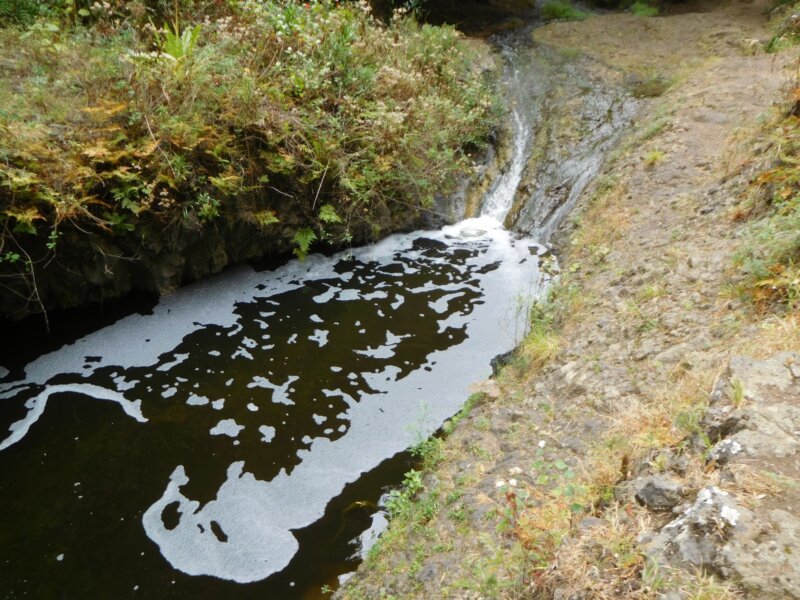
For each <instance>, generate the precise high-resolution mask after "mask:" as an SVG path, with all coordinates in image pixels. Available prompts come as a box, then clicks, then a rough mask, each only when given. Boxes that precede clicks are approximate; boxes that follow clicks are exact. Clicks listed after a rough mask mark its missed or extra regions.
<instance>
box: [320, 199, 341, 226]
mask: <svg viewBox="0 0 800 600" xmlns="http://www.w3.org/2000/svg"><path fill="white" fill-rule="evenodd" d="M319 220H320V221H324V222H325V223H341V222H342V218H341V217H340V216H339V215H338V214H336V209H334V208H333V206H331V205H330V204H323V205H322V206H321V207H320V209H319Z"/></svg>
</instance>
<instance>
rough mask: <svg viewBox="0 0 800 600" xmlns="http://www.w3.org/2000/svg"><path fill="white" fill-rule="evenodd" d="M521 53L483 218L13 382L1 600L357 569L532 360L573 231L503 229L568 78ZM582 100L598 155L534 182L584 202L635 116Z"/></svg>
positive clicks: (199, 293) (144, 591)
mask: <svg viewBox="0 0 800 600" xmlns="http://www.w3.org/2000/svg"><path fill="white" fill-rule="evenodd" d="M511 39H512V38H508V40H511ZM508 40H507V41H506V42H505V43H501V48H502V52H503V54H504V56H505V58H506V63H507V67H506V85H507V86H508V92H509V93H508V96H509V98H511V100H510V104H511V113H510V114H511V126H512V128H513V150H512V152H511V156H510V157H509V160H508V164H507V165H505V168H504V169H503V172H502V174H501V175H500V176H499V177H498V179H497V181H496V182H495V183H494V185H493V186H492V187H491V188H490V190H489V192H488V193H487V195H486V197H485V198H484V201H483V203H482V206H481V209H480V214H479V215H477V216H475V217H473V218H467V219H464V220H462V221H460V222H458V223H456V224H452V225H447V226H445V227H443V228H441V229H439V230H435V231H423V232H415V233H411V234H403V235H393V236H390V237H388V238H386V239H385V240H383V241H382V242H380V243H378V244H375V245H372V246H369V247H364V248H359V249H355V250H351V251H348V252H342V253H339V254H336V255H334V256H331V257H326V256H320V255H315V256H310V257H308V258H307V259H306V260H305V261H303V262H300V261H291V262H289V263H287V264H285V265H283V266H281V267H278V268H276V269H272V270H257V269H255V268H253V267H237V268H234V269H230V270H227V271H226V272H224V273H222V274H220V275H219V276H216V277H213V278H210V279H207V280H205V281H203V282H200V283H197V284H193V285H190V286H188V287H185V288H183V289H181V290H179V291H178V292H176V293H174V294H172V295H170V296H168V297H164V298H162V299H161V300H160V301H159V302H158V303H157V304H156V305H155V306H153V307H152V308H151V309H149V310H148V309H145V310H142V311H141V312H132V313H131V314H128V315H127V316H124V317H123V318H121V319H119V320H117V321H116V322H114V323H112V324H109V325H107V326H98V327H97V328H96V330H94V331H92V332H90V333H88V334H86V335H83V336H81V337H79V338H78V339H75V340H71V341H69V342H68V343H65V344H64V345H63V346H62V347H60V348H57V349H54V350H52V351H49V352H47V353H43V354H41V355H40V356H38V357H36V358H34V359H32V360H30V361H28V362H27V364H25V365H24V367H23V368H16V369H15V368H10V369H5V368H0V589H2V590H3V591H4V592H5V594H6V596H5V597H7V598H95V597H96V598H154V597H159V598H160V597H170V598H192V599H198V598H222V597H224V598H234V599H238V598H276V599H281V600H283V599H291V598H319V597H324V596H322V595H321V594H320V588H321V587H322V586H324V585H329V586H331V587H334V588H335V587H336V586H337V585H338V583H339V582H340V580H341V578H342V577H346V574H348V573H350V572H352V571H353V570H354V569H355V568H356V567H357V565H358V563H359V562H360V560H361V559H362V556H363V555H364V552H365V551H366V550H367V549H368V548H369V546H370V545H371V544H372V543H374V541H375V539H376V537H377V535H378V534H379V533H380V531H382V529H383V528H384V527H385V525H386V518H385V515H384V512H383V511H382V510H380V508H379V507H378V504H379V501H380V498H381V496H382V495H383V494H384V493H385V492H386V490H387V489H389V488H390V487H392V486H397V485H398V484H399V482H400V481H402V478H403V473H404V472H405V471H407V470H408V468H409V465H410V464H411V463H410V459H409V455H408V453H407V449H408V448H409V447H411V446H413V445H414V444H415V443H418V442H420V441H422V440H424V439H425V438H427V437H428V436H429V435H431V434H432V433H434V432H435V431H436V430H437V429H438V428H440V427H441V425H442V424H443V422H444V421H445V420H446V419H448V418H449V417H451V416H452V415H454V414H455V413H456V412H458V410H459V409H460V408H461V406H462V405H463V403H464V401H465V400H466V398H467V397H468V396H469V393H470V392H469V388H470V385H471V384H473V383H475V382H478V381H481V380H483V379H486V378H487V377H489V376H490V375H491V367H490V360H491V359H492V358H493V357H494V356H496V355H498V354H501V353H504V352H507V351H509V350H511V349H512V348H513V347H514V346H515V345H516V344H517V343H518V342H519V341H521V339H522V337H523V336H524V334H525V332H526V316H527V311H528V308H529V306H530V303H531V302H532V301H533V300H534V299H536V298H538V297H540V296H541V294H542V293H543V290H544V289H545V288H546V284H547V281H548V276H547V274H546V273H545V271H546V269H542V268H540V267H541V261H542V259H543V256H544V255H546V253H547V252H548V251H547V248H546V246H545V243H546V242H547V237H548V236H549V235H550V234H551V233H552V231H553V230H554V229H555V219H556V218H558V219H562V218H563V216H564V214H566V212H567V211H568V210H569V207H568V206H567V208H565V209H563V210H562V209H561V206H562V205H563V202H561V203H560V204H559V206H557V207H550V208H549V209H547V210H546V211H544V213H543V216H542V217H541V219H540V221H539V222H538V224H537V223H536V222H534V220H532V219H533V217H530V218H529V219H528V221H527V222H526V223H527V224H526V223H523V222H522V221H520V219H523V221H524V218H523V217H524V216H525V215H526V214H528V213H530V214H534V213H535V211H533V212H531V211H530V210H529V209H527V208H526V207H525V206H526V205H525V204H524V202H523V204H522V206H523V208H522V209H520V208H519V206H518V207H517V209H516V212H515V213H514V216H513V220H514V225H515V229H516V230H517V232H513V231H509V230H507V229H505V228H504V227H503V223H504V222H505V223H506V224H509V220H510V219H512V216H510V215H511V211H512V209H513V208H514V206H515V202H517V203H519V201H520V198H519V197H520V194H519V188H520V182H521V181H522V180H523V179H524V178H525V177H528V178H529V179H531V178H532V179H534V180H536V176H535V174H534V175H532V174H531V172H530V170H531V168H536V167H535V166H534V167H531V165H530V164H529V162H530V161H529V159H530V157H531V148H532V146H533V143H534V133H535V132H536V130H537V129H536V128H537V123H538V122H539V121H540V120H541V119H542V118H543V114H544V113H545V111H546V110H547V105H546V103H547V101H548V98H550V96H549V95H548V94H549V93H548V91H547V90H548V89H549V88H547V85H546V82H543V79H542V76H541V73H545V74H547V73H548V72H549V73H555V72H557V71H558V72H560V71H559V69H560V68H562V67H563V61H564V60H565V59H564V58H563V57H551V58H548V57H547V55H548V53H547V52H546V51H545V50H542V51H541V54H536V56H537V58H536V60H532V59H531V56H532V55H534V54H535V52H534V50H533V49H531V48H530V47H529V46H526V45H525V44H517V43H510V42H509V41H508ZM542 56H544V58H542ZM542 60H544V61H551V62H550V63H549V64H551V65H555V66H554V67H552V68H550V69H549V70H548V69H544V70H542V69H540V68H539V67H537V66H536V65H537V62H539V63H540V62H541V61H542ZM553 61H556V62H553ZM557 61H561V62H557ZM558 65H561V67H559V66H558ZM537 69H538V70H537ZM548 81H551V82H556V80H555V79H553V78H552V77H550V78H549V79H548ZM556 84H557V82H556V83H553V85H556ZM587 90H588V91H587V92H586V94H587V95H588V96H587V98H588V99H589V100H590V102H589V104H591V105H592V106H594V107H595V109H594V110H593V112H591V111H590V112H591V114H592V115H596V117H597V119H598V124H597V126H596V127H594V128H590V129H588V130H587V133H586V137H583V138H581V142H580V149H581V150H580V152H582V153H583V154H580V153H576V156H577V157H578V158H577V159H570V160H573V162H570V161H569V160H560V159H558V158H557V157H556V158H553V159H552V160H550V161H547V160H543V161H541V164H546V165H547V169H548V171H547V173H549V175H548V176H552V178H553V180H554V181H557V182H558V183H559V185H562V186H564V187H566V188H569V193H568V194H567V196H568V197H569V198H574V197H577V195H578V194H579V193H580V191H581V190H582V189H583V186H585V185H586V183H587V182H588V181H589V180H590V179H591V177H592V176H593V175H594V174H595V173H596V172H597V169H599V167H600V164H601V162H602V153H603V152H604V151H605V149H606V148H607V147H608V144H610V143H611V140H612V139H613V137H614V136H615V135H617V133H618V132H619V131H620V130H621V129H622V127H623V126H624V124H625V123H626V122H627V121H626V118H627V117H626V115H628V114H629V112H630V111H629V108H630V107H629V106H628V105H627V104H625V102H622V101H620V100H619V98H620V97H621V92H620V91H619V90H617V89H611V88H604V87H602V86H597V85H595V86H594V87H592V88H587ZM609 115H610V116H609ZM590 142H591V143H590ZM581 157H585V159H584V158H581ZM551 158H552V157H551ZM575 160H578V162H577V163H575V162H574V161H575ZM559 163H561V164H564V165H565V169H566V170H564V171H561V172H558V169H555V171H554V170H553V169H554V168H553V165H556V164H559ZM537 164H539V163H537ZM576 165H577V166H576ZM569 177H573V179H574V181H571V182H569V183H568V184H567V183H564V181H566V179H565V178H569ZM537 189H539V188H537ZM536 193H540V192H536ZM523 200H527V199H526V198H524V199H523ZM572 201H573V202H574V200H572ZM526 211H527V212H526ZM559 211H560V212H559ZM520 215H522V217H520ZM554 215H555V216H554ZM520 230H522V231H529V232H536V234H537V237H536V238H534V237H529V236H524V235H521V234H520V233H519V232H518V231H520Z"/></svg>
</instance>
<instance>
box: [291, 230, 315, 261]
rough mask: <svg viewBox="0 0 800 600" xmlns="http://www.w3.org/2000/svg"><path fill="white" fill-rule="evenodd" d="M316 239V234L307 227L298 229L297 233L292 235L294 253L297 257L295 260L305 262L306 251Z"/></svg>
mask: <svg viewBox="0 0 800 600" xmlns="http://www.w3.org/2000/svg"><path fill="white" fill-rule="evenodd" d="M316 239H317V234H316V233H314V231H313V230H311V229H309V228H308V227H303V228H302V229H298V230H297V233H295V234H294V243H295V244H297V248H295V249H294V253H295V254H296V255H297V258H299V259H300V260H305V258H306V256H308V250H309V249H310V248H311V244H313V243H314V241H315V240H316Z"/></svg>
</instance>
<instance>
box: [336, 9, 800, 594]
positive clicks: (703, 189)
mask: <svg viewBox="0 0 800 600" xmlns="http://www.w3.org/2000/svg"><path fill="white" fill-rule="evenodd" d="M765 12H766V6H765V4H763V3H745V2H726V3H719V4H717V3H690V4H688V5H687V6H685V7H684V8H682V14H672V15H668V16H664V17H659V18H654V19H647V18H641V17H635V16H632V15H605V16H601V17H594V18H591V19H588V20H587V21H584V22H581V23H558V24H552V25H549V26H546V27H543V28H541V29H537V30H536V32H535V34H534V35H535V37H536V39H537V40H540V41H542V42H546V43H548V44H551V45H553V46H554V47H555V48H561V49H562V51H567V52H577V53H586V54H589V55H590V56H592V57H594V58H596V59H598V60H601V61H603V62H604V63H605V64H606V65H607V66H608V67H609V68H611V69H614V70H618V71H619V72H622V73H627V74H629V75H630V79H631V82H632V85H635V86H638V85H640V84H641V83H645V82H647V81H648V80H651V79H652V80H653V81H656V80H658V81H662V82H663V81H666V82H668V84H667V85H666V86H664V87H665V88H666V89H663V88H662V90H661V92H663V95H660V97H659V94H656V97H654V98H652V99H645V100H642V105H641V109H640V111H639V113H638V114H637V116H636V125H635V127H634V128H633V130H632V131H631V133H630V135H629V136H628V137H627V138H626V139H625V140H623V141H622V143H621V144H619V145H618V146H617V148H616V149H615V150H614V151H613V152H612V153H611V155H610V157H609V158H610V161H609V163H608V165H607V166H606V168H605V169H604V171H603V173H602V176H601V177H600V178H599V179H598V180H597V181H596V182H595V183H594V184H593V185H592V186H591V187H590V188H589V189H588V190H587V191H586V192H585V193H584V194H583V195H582V198H581V200H580V201H579V204H578V208H577V210H576V212H575V213H574V214H573V216H572V218H571V219H569V220H568V221H567V222H566V224H565V227H564V228H563V230H562V236H561V238H560V239H559V247H560V248H561V252H560V258H561V259H562V265H563V271H564V272H563V274H562V277H561V282H560V284H559V285H558V287H557V288H556V289H555V290H554V293H553V294H552V296H551V300H550V304H549V305H547V306H543V307H541V310H537V311H536V312H535V313H534V317H535V318H534V324H533V332H532V335H531V336H529V337H528V338H527V339H526V340H525V342H523V344H522V345H521V346H520V348H519V349H518V351H517V355H516V357H515V358H514V359H513V360H512V363H511V364H510V365H509V366H508V367H506V368H505V369H504V370H503V371H502V372H501V373H500V375H499V376H497V377H496V378H495V380H493V381H491V382H487V383H485V384H484V385H482V386H478V387H476V388H475V392H476V393H475V395H474V396H473V397H472V399H471V403H470V404H471V411H469V413H468V414H466V413H465V414H463V415H461V416H460V418H459V419H457V423H456V422H454V423H453V425H452V426H451V427H447V428H446V433H447V435H446V439H443V440H432V441H430V442H429V444H428V445H427V447H426V448H425V450H424V454H423V458H424V460H423V466H424V470H423V472H422V473H419V474H418V475H417V478H418V480H419V481H420V482H421V484H420V485H416V486H413V487H411V488H409V487H408V486H407V488H406V489H410V492H409V493H408V494H407V497H408V499H409V502H408V503H407V504H405V505H404V506H403V507H402V511H397V512H396V514H395V520H394V521H393V522H392V523H391V525H390V527H389V529H388V531H387V533H386V534H385V535H384V537H383V538H382V540H381V541H380V542H379V545H378V546H377V547H376V549H375V550H374V551H373V552H372V553H371V555H370V557H369V559H368V560H367V561H366V562H365V563H364V564H363V565H362V567H361V568H360V569H359V571H358V573H357V575H356V576H355V577H354V578H353V579H351V581H350V582H349V583H348V584H347V585H346V586H345V587H344V588H342V589H341V590H340V591H339V592H338V593H337V594H336V597H337V598H347V599H370V600H373V599H377V598H425V599H428V598H459V599H478V598H522V597H524V598H558V599H559V600H565V599H570V600H578V599H588V598H609V599H611V598H615V599H616V598H661V599H667V598H669V599H670V600H672V599H676V600H677V599H681V598H715V599H727V598H735V597H741V596H742V595H744V596H745V597H750V598H754V599H756V598H758V599H761V598H775V599H777V598H796V597H798V594H799V593H800V592H799V591H798V585H797V581H798V571H800V569H798V565H797V564H796V558H795V557H796V556H797V555H798V552H800V540H799V539H798V536H797V535H796V531H797V519H798V515H797V498H796V489H797V475H798V473H797V472H796V466H795V463H796V451H797V450H796V448H795V447H794V444H795V443H796V435H797V434H796V431H794V430H793V429H792V428H793V427H794V425H793V423H795V422H796V421H795V416H794V414H795V412H796V407H797V405H798V403H799V402H800V393H799V392H800V391H799V390H797V386H796V379H795V378H796V375H795V374H794V371H792V369H794V368H795V367H794V366H793V365H794V364H796V360H797V357H796V356H795V355H793V354H781V352H786V351H791V350H796V349H797V348H798V346H799V345H800V329H799V328H798V319H797V316H796V313H795V312H793V311H790V312H789V313H785V314H782V315H781V314H778V315H775V316H769V317H766V318H765V317H764V315H763V314H758V313H756V312H754V311H753V309H752V306H751V305H749V304H748V303H747V302H746V301H744V300H743V299H742V298H741V297H738V296H736V295H735V294H734V293H732V291H731V283H730V282H731V265H732V264H733V256H734V254H735V252H736V251H737V247H738V244H739V243H740V242H739V238H740V237H741V236H742V235H743V233H742V232H743V231H744V226H743V225H741V223H740V222H739V221H738V220H737V219H738V217H737V216H736V215H737V208H736V207H737V205H738V203H739V201H740V199H741V197H742V195H743V194H745V193H747V190H748V185H749V183H750V179H751V177H752V176H753V173H754V171H755V169H756V168H757V166H758V165H757V163H758V153H759V152H760V151H763V148H764V147H765V143H764V142H763V137H764V135H765V134H764V133H763V132H762V130H761V127H762V124H763V123H764V122H766V121H769V119H770V118H771V115H772V111H773V106H774V104H775V102H776V101H777V100H778V99H779V98H780V97H781V93H782V89H783V88H784V86H785V85H786V83H787V81H788V80H789V78H790V76H791V75H792V74H793V71H792V69H791V67H792V66H793V64H794V61H795V60H796V55H795V53H794V52H793V51H792V52H788V53H785V54H779V55H767V54H765V53H764V52H763V51H762V50H759V49H760V48H763V47H764V46H765V45H766V43H767V42H768V41H769V39H770V33H769V30H768V28H767V23H766V18H765ZM754 40H756V42H755V43H754ZM709 405H710V406H711V407H712V408H711V410H710V411H708V413H706V408H707V407H708V406H709ZM769 432H771V433H769ZM731 436H732V437H731ZM766 436H771V439H773V440H776V442H775V443H771V444H766V445H765V444H762V443H761V441H763V440H765V439H766ZM759 440H761V441H759ZM777 440H783V441H784V442H785V443H783V442H781V443H777ZM712 448H713V449H712ZM732 448H733V449H734V451H733V452H732V451H731V449H732ZM776 548H778V549H779V548H782V549H783V550H782V552H777V551H775V549H776ZM756 556H757V557H759V558H758V559H757V567H755V568H754V567H753V560H754V558H753V557H756Z"/></svg>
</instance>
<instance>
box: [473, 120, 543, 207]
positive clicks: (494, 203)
mask: <svg viewBox="0 0 800 600" xmlns="http://www.w3.org/2000/svg"><path fill="white" fill-rule="evenodd" d="M511 118H512V125H513V130H514V152H513V155H512V157H511V164H510V166H509V167H508V170H506V172H505V173H503V174H502V175H501V176H500V177H499V178H498V180H497V182H496V183H495V184H494V186H493V187H492V188H491V189H490V190H489V193H488V194H486V198H485V199H484V201H483V206H481V212H480V214H481V216H482V217H489V218H491V219H494V220H495V221H497V222H498V223H502V222H503V220H504V219H505V218H506V215H507V214H508V211H510V210H511V207H512V205H513V204H514V197H515V196H516V193H517V188H518V187H519V182H520V180H521V179H522V171H523V169H524V168H525V163H526V162H527V159H528V153H527V150H528V145H529V144H528V143H529V141H530V137H531V129H530V127H529V125H528V123H527V122H526V121H525V119H523V117H522V114H521V110H520V108H519V107H518V106H515V107H514V108H513V110H512V113H511Z"/></svg>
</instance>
